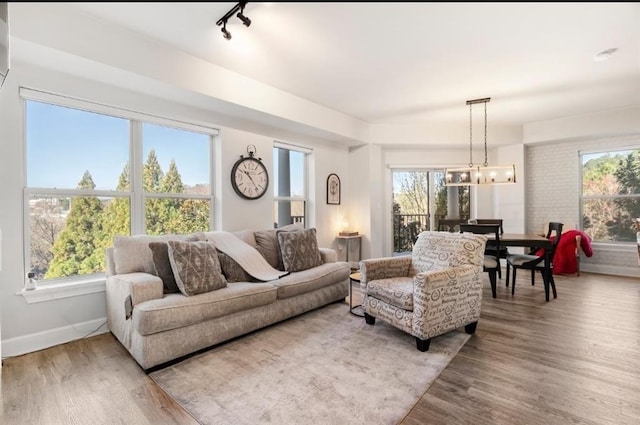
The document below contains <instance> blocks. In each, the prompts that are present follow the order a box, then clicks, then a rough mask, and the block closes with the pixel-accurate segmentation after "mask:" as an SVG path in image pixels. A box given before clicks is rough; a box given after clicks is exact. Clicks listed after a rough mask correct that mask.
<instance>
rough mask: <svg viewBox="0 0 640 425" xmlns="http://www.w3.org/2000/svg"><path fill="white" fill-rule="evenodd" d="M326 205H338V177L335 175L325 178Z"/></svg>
mask: <svg viewBox="0 0 640 425" xmlns="http://www.w3.org/2000/svg"><path fill="white" fill-rule="evenodd" d="M327 204H329V205H340V177H338V175H337V174H329V177H327Z"/></svg>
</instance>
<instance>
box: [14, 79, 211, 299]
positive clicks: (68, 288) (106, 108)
mask: <svg viewBox="0 0 640 425" xmlns="http://www.w3.org/2000/svg"><path fill="white" fill-rule="evenodd" d="M18 92H19V97H20V101H21V102H22V111H23V117H24V118H23V120H24V121H23V134H22V140H23V149H24V151H23V164H24V168H23V182H24V184H23V232H22V235H23V248H24V252H23V270H24V271H25V276H26V272H27V271H29V270H31V233H30V217H29V213H30V211H29V200H30V199H31V198H32V197H33V196H42V197H52V198H54V197H70V198H73V197H78V196H95V197H107V198H114V199H116V198H127V199H129V206H130V211H129V217H130V223H129V226H130V234H131V235H135V234H145V232H146V229H145V203H146V200H147V199H151V198H153V199H195V200H198V199H202V200H208V203H209V228H210V229H213V226H214V223H215V222H214V200H215V184H214V183H215V182H214V176H215V170H214V168H215V161H214V144H215V139H216V137H217V136H218V135H219V130H218V129H216V128H212V127H206V126H203V125H200V124H195V123H189V122H185V121H181V120H176V119H171V118H165V117H160V116H156V115H151V114H145V113H142V112H137V111H133V110H129V109H124V108H120V107H115V106H110V105H104V104H100V103H96V102H91V101H87V100H82V99H77V98H72V97H68V96H62V95H58V94H53V93H48V92H44V91H40V90H34V89H30V88H26V87H19V90H18ZM29 101H33V102H40V103H46V104H49V105H52V106H55V107H63V108H71V109H76V110H80V111H86V112H91V113H96V114H100V115H106V116H110V117H115V118H121V119H125V120H128V121H129V136H128V137H129V139H128V145H129V148H128V151H129V164H130V179H131V180H130V184H129V190H128V191H118V190H115V189H114V190H102V189H98V190H87V189H72V188H62V189H61V188H52V187H29V186H28V180H27V176H28V170H29V168H28V167H29V164H28V163H27V162H28V160H27V132H26V128H27V119H28V117H27V102H29ZM144 124H153V125H158V126H163V127H169V128H173V129H177V130H183V131H189V132H194V133H200V134H203V135H206V136H208V150H209V155H208V159H209V175H208V184H209V188H210V190H209V193H208V194H185V193H163V192H157V193H156V192H153V193H147V192H144V190H143V182H142V175H143V169H144V158H143V155H142V151H143V144H144V138H143V134H142V127H143V125H144ZM104 280H105V273H92V274H84V275H75V276H68V277H62V278H52V279H43V280H39V281H38V287H37V289H36V290H35V291H33V290H32V291H26V290H24V289H23V291H22V294H23V295H25V298H27V301H28V302H30V303H31V302H39V301H46V300H49V299H56V298H64V297H66V296H74V295H80V294H85V293H92V292H99V291H102V290H104ZM100 282H102V283H101V284H100ZM77 285H80V286H86V289H78V287H77ZM55 288H59V290H60V291H57V290H56V289H55Z"/></svg>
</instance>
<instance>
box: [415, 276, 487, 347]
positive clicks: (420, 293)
mask: <svg viewBox="0 0 640 425" xmlns="http://www.w3.org/2000/svg"><path fill="white" fill-rule="evenodd" d="M483 282H484V277H483V271H482V267H481V266H474V265H464V266H459V267H452V268H449V269H444V270H437V271H430V272H424V273H419V274H417V275H416V276H415V277H414V278H413V312H414V314H413V324H412V327H413V332H414V334H415V335H416V336H419V337H420V338H422V339H428V338H431V337H432V336H437V335H441V334H443V333H444V332H448V331H450V330H453V329H456V328H457V327H459V326H461V325H467V324H469V323H472V322H475V321H477V320H478V318H479V317H480V306H481V304H482V285H483Z"/></svg>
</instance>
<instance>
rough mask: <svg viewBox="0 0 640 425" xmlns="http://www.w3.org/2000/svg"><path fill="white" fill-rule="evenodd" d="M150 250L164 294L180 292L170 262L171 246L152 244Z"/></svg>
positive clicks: (163, 243) (160, 243)
mask: <svg viewBox="0 0 640 425" xmlns="http://www.w3.org/2000/svg"><path fill="white" fill-rule="evenodd" d="M149 249H151V255H152V256H153V265H154V267H155V272H156V275H157V276H158V277H159V278H160V279H162V285H163V287H164V288H163V291H164V293H165V294H172V293H175V292H180V289H179V288H178V284H177V283H176V278H175V277H174V276H173V270H171V262H169V245H167V243H166V242H151V243H149Z"/></svg>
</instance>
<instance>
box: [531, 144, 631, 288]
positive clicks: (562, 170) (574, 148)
mask: <svg viewBox="0 0 640 425" xmlns="http://www.w3.org/2000/svg"><path fill="white" fill-rule="evenodd" d="M639 146H640V135H634V136H618V137H607V138H598V139H581V140H575V141H566V142H555V143H549V144H535V145H527V146H526V149H525V158H526V159H525V164H526V171H527V173H526V183H525V190H526V196H525V221H526V230H527V232H529V233H539V232H541V231H542V229H543V228H544V225H545V223H547V222H549V221H559V222H561V223H564V228H565V229H572V228H579V227H580V198H579V196H580V191H581V187H580V183H581V182H580V168H581V164H580V160H579V154H580V152H581V151H582V152H585V151H602V150H615V149H618V148H627V147H635V148H637V147H639ZM581 269H582V270H584V271H591V272H595V273H607V274H619V275H625V276H640V267H639V266H638V254H637V251H636V249H635V247H629V246H625V247H620V246H613V245H605V246H601V247H598V246H597V245H596V246H594V255H593V257H591V258H586V257H584V255H583V256H582V263H581Z"/></svg>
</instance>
